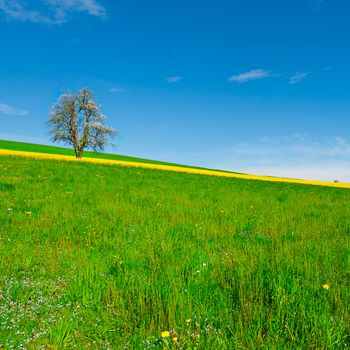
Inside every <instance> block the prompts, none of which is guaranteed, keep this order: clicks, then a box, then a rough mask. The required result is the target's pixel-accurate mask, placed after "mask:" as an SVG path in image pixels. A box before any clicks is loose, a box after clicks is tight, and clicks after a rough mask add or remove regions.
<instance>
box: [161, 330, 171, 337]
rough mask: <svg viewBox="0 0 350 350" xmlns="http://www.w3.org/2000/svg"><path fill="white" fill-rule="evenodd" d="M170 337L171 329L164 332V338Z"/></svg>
mask: <svg viewBox="0 0 350 350" xmlns="http://www.w3.org/2000/svg"><path fill="white" fill-rule="evenodd" d="M168 337H170V332H169V331H164V332H162V338H168Z"/></svg>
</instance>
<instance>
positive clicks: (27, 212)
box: [24, 211, 32, 215]
mask: <svg viewBox="0 0 350 350" xmlns="http://www.w3.org/2000/svg"><path fill="white" fill-rule="evenodd" d="M24 213H25V214H27V215H32V212H31V211H25V212H24Z"/></svg>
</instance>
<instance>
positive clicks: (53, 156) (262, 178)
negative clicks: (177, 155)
mask: <svg viewBox="0 0 350 350" xmlns="http://www.w3.org/2000/svg"><path fill="white" fill-rule="evenodd" d="M0 156H20V157H29V158H37V159H53V160H62V161H69V162H85V163H96V164H110V165H119V166H126V167H136V168H146V169H157V170H165V171H176V172H182V173H190V174H198V175H210V176H220V177H230V178H240V179H246V180H260V181H270V182H286V183H296V184H304V185H315V186H329V187H338V188H350V183H340V182H325V181H313V180H299V179H289V178H281V177H271V176H260V175H251V174H237V173H230V172H223V171H217V170H206V169H197V168H189V167H181V166H172V165H163V164H152V163H142V162H130V161H121V160H114V159H102V158H90V157H84V158H82V159H77V158H75V157H73V156H67V155H61V154H48V153H37V152H27V151H16V150H8V149H0Z"/></svg>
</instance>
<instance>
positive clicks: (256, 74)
mask: <svg viewBox="0 0 350 350" xmlns="http://www.w3.org/2000/svg"><path fill="white" fill-rule="evenodd" d="M279 76H280V75H279V74H275V73H272V72H271V71H269V70H264V69H253V70H251V71H249V72H244V73H240V74H238V75H232V76H230V77H229V78H228V81H229V82H230V83H239V84H242V83H246V82H248V81H251V80H259V79H266V78H275V77H279Z"/></svg>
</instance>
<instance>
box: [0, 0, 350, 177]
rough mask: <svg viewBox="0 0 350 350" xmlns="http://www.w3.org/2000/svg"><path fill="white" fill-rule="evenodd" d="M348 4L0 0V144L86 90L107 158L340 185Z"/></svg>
mask: <svg viewBox="0 0 350 350" xmlns="http://www.w3.org/2000/svg"><path fill="white" fill-rule="evenodd" d="M349 18H350V2H349V1H348V0H323V1H321V0H293V1H292V0H290V1H289V0H285V1H280V0H270V1H260V0H244V1H243V0H241V1H232V0H225V1H223V0H216V1H212V0H211V1H209V0H207V1H205V0H202V1H199V0H198V1H197V0H196V1H193V0H192V1H191V0H176V1H174V0H173V1H170V0H154V1H147V2H145V1H135V0H127V1H126V0H124V1H122V0H113V1H111V0H110V1H107V0H36V1H35V0H31V1H29V0H0V37H1V41H0V45H1V51H0V52H1V55H0V78H1V83H0V138H2V139H12V140H18V141H30V142H35V143H45V144H49V137H48V135H47V131H46V127H45V124H44V123H45V121H46V120H47V118H48V116H49V112H50V108H51V105H52V104H53V103H54V102H55V101H56V100H57V98H58V97H59V95H60V93H61V91H62V88H64V87H67V88H69V89H71V90H72V91H75V90H77V89H78V88H80V87H84V86H88V87H90V88H92V89H93V90H94V91H95V94H96V96H97V99H98V101H99V102H100V103H101V105H102V112H103V113H104V114H106V115H107V117H108V119H107V122H108V123H107V124H108V125H110V126H113V127H115V128H116V129H118V130H119V131H120V133H121V135H122V137H121V138H118V139H117V140H115V142H116V144H117V148H115V149H113V148H109V149H108V151H112V152H114V153H121V154H126V155H134V156H140V157H145V158H151V159H160V160H165V161H171V162H177V163H185V164H193V165H200V166H206V167H213V168H222V169H229V170H234V171H241V172H251V173H258V174H270V175H282V176H289V177H298V178H314V179H324V180H331V181H332V180H334V179H338V180H343V181H349V182H350V88H349V81H350V45H349V44H348V41H349V37H350V21H349Z"/></svg>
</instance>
